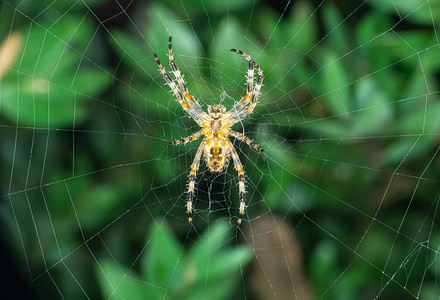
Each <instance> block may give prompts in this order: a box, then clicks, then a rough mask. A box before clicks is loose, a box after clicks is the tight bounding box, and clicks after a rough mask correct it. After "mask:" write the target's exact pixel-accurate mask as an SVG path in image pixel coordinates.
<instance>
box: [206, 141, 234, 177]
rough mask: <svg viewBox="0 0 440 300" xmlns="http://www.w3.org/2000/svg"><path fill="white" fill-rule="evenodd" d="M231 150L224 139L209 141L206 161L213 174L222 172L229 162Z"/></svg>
mask: <svg viewBox="0 0 440 300" xmlns="http://www.w3.org/2000/svg"><path fill="white" fill-rule="evenodd" d="M229 157H230V153H229V148H228V147H227V144H226V143H225V142H224V141H223V140H222V139H218V138H217V139H214V138H213V139H209V140H208V141H207V142H206V147H205V159H206V163H207V165H208V168H209V169H210V170H211V172H220V171H222V170H223V168H224V167H225V166H226V165H227V164H228V162H229Z"/></svg>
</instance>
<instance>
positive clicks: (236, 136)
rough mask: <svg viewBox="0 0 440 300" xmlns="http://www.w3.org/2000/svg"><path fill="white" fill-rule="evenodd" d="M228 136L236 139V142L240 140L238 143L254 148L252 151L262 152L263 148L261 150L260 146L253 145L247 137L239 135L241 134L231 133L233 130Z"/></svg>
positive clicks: (231, 131)
mask: <svg viewBox="0 0 440 300" xmlns="http://www.w3.org/2000/svg"><path fill="white" fill-rule="evenodd" d="M229 135H230V136H233V137H234V138H236V139H238V140H240V141H243V142H245V143H246V144H248V145H249V146H250V147H251V148H254V149H255V150H257V151H261V152H263V151H264V150H263V148H261V147H260V146H258V144H257V143H255V142H254V141H252V140H251V139H250V138H248V137H247V136H245V135H243V134H241V133H238V132H236V131H233V130H229Z"/></svg>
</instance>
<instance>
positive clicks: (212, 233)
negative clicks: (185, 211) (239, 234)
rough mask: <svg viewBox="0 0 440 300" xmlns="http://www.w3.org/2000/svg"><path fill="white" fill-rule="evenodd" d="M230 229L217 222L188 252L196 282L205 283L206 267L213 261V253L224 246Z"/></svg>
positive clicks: (225, 224) (226, 225) (223, 223)
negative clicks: (194, 271)
mask: <svg viewBox="0 0 440 300" xmlns="http://www.w3.org/2000/svg"><path fill="white" fill-rule="evenodd" d="M229 232H230V227H229V226H228V224H227V223H226V222H217V223H215V224H214V225H213V226H211V227H209V230H207V231H205V233H204V235H203V236H202V238H201V239H200V242H199V243H197V244H196V245H195V246H194V247H193V248H192V249H191V251H190V257H189V259H190V262H191V263H192V264H194V268H195V270H196V271H197V273H196V274H195V276H196V278H197V279H198V281H202V282H203V281H205V279H206V276H208V275H209V271H208V266H209V264H210V262H211V261H213V260H214V259H215V256H214V253H215V252H216V251H218V250H219V248H220V247H221V246H224V245H225V243H226V240H227V239H228V237H229Z"/></svg>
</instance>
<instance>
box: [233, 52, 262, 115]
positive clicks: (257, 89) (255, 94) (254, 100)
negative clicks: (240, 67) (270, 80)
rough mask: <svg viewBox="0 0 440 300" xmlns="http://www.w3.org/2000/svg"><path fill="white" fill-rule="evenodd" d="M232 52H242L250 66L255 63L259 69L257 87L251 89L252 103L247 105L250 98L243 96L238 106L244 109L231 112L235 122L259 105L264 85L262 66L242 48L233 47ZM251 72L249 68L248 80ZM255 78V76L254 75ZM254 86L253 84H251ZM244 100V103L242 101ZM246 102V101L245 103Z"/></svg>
mask: <svg viewBox="0 0 440 300" xmlns="http://www.w3.org/2000/svg"><path fill="white" fill-rule="evenodd" d="M231 51H232V52H236V53H238V54H241V55H242V56H243V57H244V58H246V60H247V61H249V66H251V65H253V66H255V68H256V69H257V71H258V78H257V83H256V84H255V87H254V88H253V89H251V91H252V94H251V96H250V103H251V104H250V105H249V106H246V105H247V104H248V103H249V100H248V99H246V100H243V99H245V98H246V96H245V97H243V99H242V100H241V101H240V102H239V103H238V104H237V106H238V107H243V109H242V110H241V111H238V112H235V113H234V112H233V111H232V112H231V113H232V121H233V123H236V122H238V121H240V120H243V119H244V118H246V117H247V116H249V115H250V114H251V113H252V111H253V110H254V108H255V106H256V105H257V100H258V96H259V94H260V90H261V86H262V85H263V78H264V76H263V71H262V70H261V69H260V67H259V66H258V64H257V63H255V61H254V60H253V59H252V58H251V57H250V56H249V55H247V54H246V53H244V52H243V51H241V50H237V49H231ZM249 73H250V70H249V69H248V80H249ZM252 79H253V77H252ZM249 87H250V85H249V81H248V93H249ZM251 87H252V86H251ZM242 102H243V103H242ZM244 102H245V103H244Z"/></svg>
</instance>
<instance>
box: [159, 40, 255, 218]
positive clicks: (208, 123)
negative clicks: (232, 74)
mask: <svg viewBox="0 0 440 300" xmlns="http://www.w3.org/2000/svg"><path fill="white" fill-rule="evenodd" d="M231 51H232V52H236V53H238V54H241V55H242V56H243V57H244V58H245V59H247V60H248V62H249V68H248V72H247V93H246V95H245V96H244V97H243V98H242V99H241V100H240V101H239V102H237V103H236V104H235V105H234V107H232V109H231V110H229V111H228V112H226V108H225V106H223V105H221V104H217V105H209V106H208V113H206V112H204V111H203V110H202V107H201V106H200V104H199V102H197V100H195V99H194V98H193V96H191V95H190V94H189V93H188V88H187V87H186V85H185V81H184V80H183V77H182V75H181V73H180V71H179V69H178V68H177V67H176V64H175V62H174V57H173V51H172V37H171V36H170V38H169V40H168V56H169V61H170V66H171V69H172V72H173V74H174V77H175V80H176V81H177V84H176V83H175V82H174V80H173V79H172V78H171V77H170V75H168V73H167V72H166V71H165V68H164V67H163V66H162V64H161V63H160V61H159V58H158V57H157V54H156V53H154V59H155V60H156V62H157V64H158V66H159V70H160V72H161V73H162V75H163V77H164V78H165V81H166V83H167V84H168V86H169V87H170V88H171V90H172V91H173V93H174V95H175V96H176V97H177V101H179V103H180V105H181V106H182V108H183V110H184V111H185V112H186V113H187V114H188V115H189V116H190V117H191V118H192V119H194V121H196V122H197V124H198V125H199V126H200V127H201V128H202V129H201V130H200V131H198V132H196V133H194V134H192V135H190V136H188V137H186V138H182V139H179V140H176V141H172V142H170V144H172V145H179V144H186V143H188V142H190V141H194V140H196V139H198V138H200V137H201V136H202V135H204V136H205V138H204V139H203V141H202V142H201V143H200V146H199V148H198V149H197V153H196V156H195V157H194V160H193V163H192V165H191V172H190V174H189V184H188V195H187V200H186V211H187V213H188V221H189V223H192V210H193V207H192V201H193V197H194V188H195V180H196V173H197V170H198V168H199V165H200V158H201V156H202V154H203V156H204V158H205V160H206V164H207V166H208V168H209V169H210V171H211V172H220V171H222V170H223V169H224V168H225V167H227V165H228V163H229V160H230V158H231V157H232V161H233V162H234V167H235V170H237V172H238V181H239V198H240V209H239V217H238V221H237V224H238V225H240V224H241V219H242V217H243V215H244V209H245V193H246V190H245V186H244V181H245V176H244V170H243V165H242V164H241V162H240V158H239V157H238V154H237V151H236V150H235V148H234V146H233V145H232V143H231V141H230V140H229V139H228V136H232V137H234V138H236V139H238V140H240V141H243V142H245V143H246V144H248V145H249V146H250V147H251V148H254V149H255V150H258V151H264V150H263V149H262V148H261V147H260V146H258V145H257V144H256V143H254V142H253V141H252V140H250V139H249V138H248V137H246V136H245V135H243V134H241V133H238V132H236V131H233V130H231V129H230V128H231V126H232V125H234V124H235V123H237V122H240V121H241V120H243V119H244V118H246V117H247V116H249V114H251V113H252V111H253V110H254V108H255V106H256V104H257V99H258V95H259V94H260V89H261V86H262V84H263V71H262V70H261V69H260V67H259V66H258V65H257V64H256V63H255V62H254V61H253V59H252V58H251V57H250V56H249V55H247V54H246V53H244V52H243V51H241V50H236V49H231ZM254 67H255V68H256V69H257V71H258V78H257V82H256V84H255V86H254ZM249 103H250V104H249Z"/></svg>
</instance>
